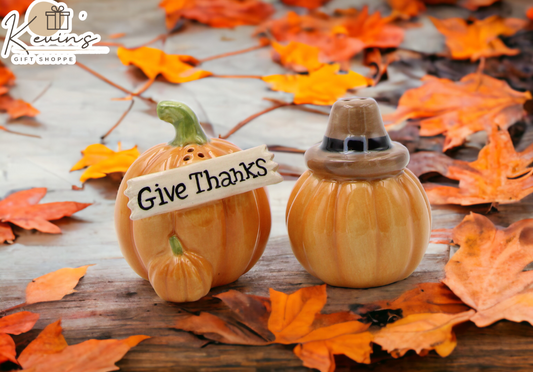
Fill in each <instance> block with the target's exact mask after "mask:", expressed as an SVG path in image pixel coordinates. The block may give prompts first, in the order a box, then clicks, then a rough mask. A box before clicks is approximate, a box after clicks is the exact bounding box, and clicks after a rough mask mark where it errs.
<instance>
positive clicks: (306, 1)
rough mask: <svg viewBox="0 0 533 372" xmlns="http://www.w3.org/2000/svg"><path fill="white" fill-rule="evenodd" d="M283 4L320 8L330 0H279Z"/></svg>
mask: <svg viewBox="0 0 533 372" xmlns="http://www.w3.org/2000/svg"><path fill="white" fill-rule="evenodd" d="M281 1H282V2H283V3H284V4H285V5H290V6H299V7H302V8H307V9H316V8H320V7H321V6H322V5H324V4H326V3H328V2H329V1H330V0H281Z"/></svg>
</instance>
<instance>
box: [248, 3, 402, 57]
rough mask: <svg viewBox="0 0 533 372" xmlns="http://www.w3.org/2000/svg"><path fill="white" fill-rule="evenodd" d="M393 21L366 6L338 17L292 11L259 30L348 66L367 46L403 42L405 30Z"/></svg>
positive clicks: (385, 45)
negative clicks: (300, 44) (320, 52)
mask: <svg viewBox="0 0 533 372" xmlns="http://www.w3.org/2000/svg"><path fill="white" fill-rule="evenodd" d="M391 21H392V18H382V17H381V14H380V13H379V12H376V13H373V14H369V13H368V7H366V6H365V7H364V8H363V9H362V10H361V11H357V10H348V11H343V12H341V13H338V14H337V15H336V16H328V15H326V14H323V13H318V12H315V13H311V14H306V15H302V16H300V15H298V14H296V13H295V12H289V13H288V14H287V16H285V17H284V18H280V19H276V20H272V21H269V22H267V23H266V24H265V25H264V26H262V27H260V28H259V29H258V31H257V32H266V31H268V32H270V34H271V35H273V36H274V38H275V39H276V40H277V41H298V42H301V43H304V44H308V45H312V46H316V47H318V48H320V50H321V51H322V54H321V58H322V59H323V60H324V62H339V63H342V64H343V67H348V66H349V60H350V58H352V57H353V56H354V55H356V54H357V53H359V52H361V51H362V50H363V49H364V48H372V47H376V48H395V47H397V46H398V45H400V44H401V42H402V41H403V37H404V31H403V29H401V28H399V27H398V26H395V25H392V24H390V22H391Z"/></svg>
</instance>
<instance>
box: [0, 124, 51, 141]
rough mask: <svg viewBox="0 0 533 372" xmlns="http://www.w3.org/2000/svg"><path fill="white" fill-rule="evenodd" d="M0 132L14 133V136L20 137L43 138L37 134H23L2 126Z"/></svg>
mask: <svg viewBox="0 0 533 372" xmlns="http://www.w3.org/2000/svg"><path fill="white" fill-rule="evenodd" d="M0 130H3V131H4V132H8V133H12V134H18V135H19V136H26V137H33V138H41V136H37V135H35V134H28V133H21V132H15V131H14V130H10V129H7V128H6V127H3V126H1V125H0Z"/></svg>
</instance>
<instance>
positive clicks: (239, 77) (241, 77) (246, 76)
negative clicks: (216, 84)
mask: <svg viewBox="0 0 533 372" xmlns="http://www.w3.org/2000/svg"><path fill="white" fill-rule="evenodd" d="M211 77H217V78H225V79H261V78H262V76H260V75H211Z"/></svg>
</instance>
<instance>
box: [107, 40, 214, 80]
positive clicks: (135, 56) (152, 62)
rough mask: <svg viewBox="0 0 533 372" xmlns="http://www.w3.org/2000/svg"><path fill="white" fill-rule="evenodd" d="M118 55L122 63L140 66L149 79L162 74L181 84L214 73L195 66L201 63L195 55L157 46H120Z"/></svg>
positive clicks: (167, 78)
mask: <svg viewBox="0 0 533 372" xmlns="http://www.w3.org/2000/svg"><path fill="white" fill-rule="evenodd" d="M117 55H118V58H119V59H120V61H121V62H122V64H124V65H126V66H128V65H134V66H136V67H138V68H140V69H141V70H142V72H143V73H144V74H145V75H146V76H147V77H148V78H149V79H155V78H156V77H157V76H158V75H159V74H161V75H162V76H163V77H164V78H165V79H166V80H168V81H169V82H171V83H176V84H179V83H186V82H188V81H194V80H198V79H202V78H204V77H206V76H211V75H212V73H210V72H209V71H204V70H199V69H196V68H194V67H195V66H196V65H198V64H199V63H200V62H199V61H198V60H197V59H196V58H194V57H191V56H187V55H180V54H166V53H165V52H163V51H162V50H159V49H156V48H150V47H140V48H137V49H126V48H123V47H119V48H118V50H117Z"/></svg>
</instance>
